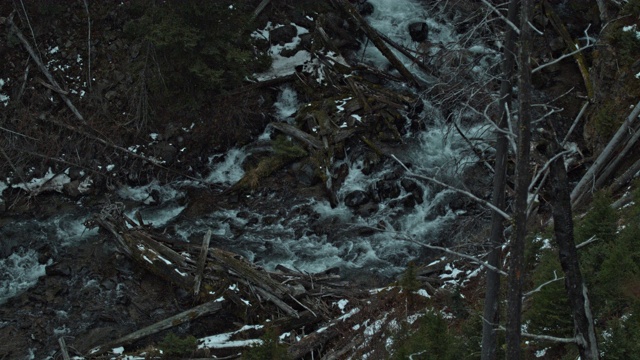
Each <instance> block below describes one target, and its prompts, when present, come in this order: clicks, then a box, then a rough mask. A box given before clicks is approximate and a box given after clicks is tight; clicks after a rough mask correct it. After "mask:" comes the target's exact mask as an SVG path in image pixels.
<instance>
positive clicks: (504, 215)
mask: <svg viewBox="0 0 640 360" xmlns="http://www.w3.org/2000/svg"><path fill="white" fill-rule="evenodd" d="M391 158H392V159H393V160H395V161H396V162H397V163H398V164H400V166H402V167H403V168H404V170H405V171H406V174H407V175H408V176H411V177H415V178H418V179H423V180H426V181H429V182H432V183H434V184H437V185H440V186H442V187H445V188H447V189H449V190H453V191H455V192H458V193H460V194H463V195H466V196H468V197H470V198H471V199H473V200H474V201H476V202H478V203H480V204H482V205H484V206H487V207H488V208H490V209H491V210H494V211H495V212H496V213H498V214H500V216H502V217H503V218H504V219H505V220H509V221H510V220H511V216H510V215H509V214H507V213H506V212H504V211H502V210H500V209H499V208H498V207H496V206H495V205H493V204H491V203H490V202H489V201H487V200H484V199H481V198H479V197H477V196H475V195H474V194H472V193H470V192H468V191H466V190H462V189H460V188H457V187H455V186H451V185H449V184H445V183H443V182H442V181H440V180H437V179H435V178H432V177H429V176H424V175H418V174H416V173H414V172H412V171H411V170H409V168H408V167H407V166H406V165H405V164H404V163H403V162H402V161H400V160H399V159H398V158H397V157H396V156H395V155H391Z"/></svg>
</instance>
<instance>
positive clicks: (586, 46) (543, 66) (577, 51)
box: [531, 38, 594, 74]
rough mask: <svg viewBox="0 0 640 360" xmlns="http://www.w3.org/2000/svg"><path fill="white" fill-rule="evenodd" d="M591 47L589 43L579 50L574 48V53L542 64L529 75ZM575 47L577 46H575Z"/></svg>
mask: <svg viewBox="0 0 640 360" xmlns="http://www.w3.org/2000/svg"><path fill="white" fill-rule="evenodd" d="M587 39H588V38H587ZM593 45H594V44H590V43H589V44H588V45H585V46H583V47H581V48H576V50H574V51H572V52H570V53H568V54H564V55H562V56H560V57H559V58H557V59H555V60H552V61H549V62H548V63H545V64H542V65H540V66H538V67H537V68H535V69H533V70H531V73H532V74H535V73H536V72H538V71H540V70H542V69H544V68H546V67H547V66H551V65H553V64H557V63H559V62H560V61H562V60H564V59H566V58H568V57H572V56H573V55H575V54H577V53H579V52H582V51H584V50H586V49H588V48H591V47H593ZM576 46H577V45H576Z"/></svg>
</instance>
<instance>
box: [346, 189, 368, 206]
mask: <svg viewBox="0 0 640 360" xmlns="http://www.w3.org/2000/svg"><path fill="white" fill-rule="evenodd" d="M368 201H369V194H367V192H366V191H362V190H355V191H352V192H350V193H349V194H347V196H346V197H345V198H344V203H345V205H347V206H348V207H350V208H355V207H358V206H360V205H363V204H366V203H367V202H368Z"/></svg>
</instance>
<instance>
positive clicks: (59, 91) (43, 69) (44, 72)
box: [8, 13, 86, 124]
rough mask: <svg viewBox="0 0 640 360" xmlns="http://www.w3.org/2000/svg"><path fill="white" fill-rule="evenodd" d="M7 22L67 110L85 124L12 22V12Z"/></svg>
mask: <svg viewBox="0 0 640 360" xmlns="http://www.w3.org/2000/svg"><path fill="white" fill-rule="evenodd" d="M8 23H9V27H10V29H11V32H13V33H14V34H15V35H16V37H17V38H18V39H20V41H21V42H22V45H23V46H24V47H25V49H27V52H28V53H29V55H31V58H32V59H33V61H35V63H36V65H38V68H39V69H40V71H41V72H42V74H44V76H45V77H46V78H47V80H49V83H50V84H51V87H52V89H54V91H55V92H57V93H58V95H60V97H61V98H62V101H64V103H65V104H66V105H67V107H68V108H69V110H71V112H72V113H73V114H74V115H75V116H76V118H77V119H78V120H80V122H81V123H83V124H86V121H85V120H84V118H83V117H82V115H81V114H80V112H79V111H78V109H77V108H76V107H75V106H74V105H73V103H72V102H71V100H69V98H68V97H67V96H66V95H65V93H64V90H62V88H61V87H60V85H58V83H57V82H56V80H55V79H54V78H53V76H52V75H51V73H50V72H49V70H48V69H47V67H46V66H45V65H44V64H43V63H42V60H41V59H40V57H39V56H38V54H36V52H35V51H34V50H33V48H32V47H31V44H29V41H28V40H27V39H26V38H25V37H24V35H23V34H22V32H21V31H20V29H18V27H17V26H16V24H15V23H14V22H13V13H12V14H11V15H10V16H9V18H8Z"/></svg>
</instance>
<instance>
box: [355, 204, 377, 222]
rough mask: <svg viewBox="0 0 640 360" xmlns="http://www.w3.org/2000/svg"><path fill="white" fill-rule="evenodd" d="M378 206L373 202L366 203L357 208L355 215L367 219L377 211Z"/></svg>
mask: <svg viewBox="0 0 640 360" xmlns="http://www.w3.org/2000/svg"><path fill="white" fill-rule="evenodd" d="M378 208H379V206H378V204H376V203H373V202H368V203H366V204H364V205H362V206H360V207H359V208H358V211H357V214H358V215H360V216H361V217H363V218H367V217H369V216H371V215H373V214H375V213H376V212H377V211H378Z"/></svg>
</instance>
